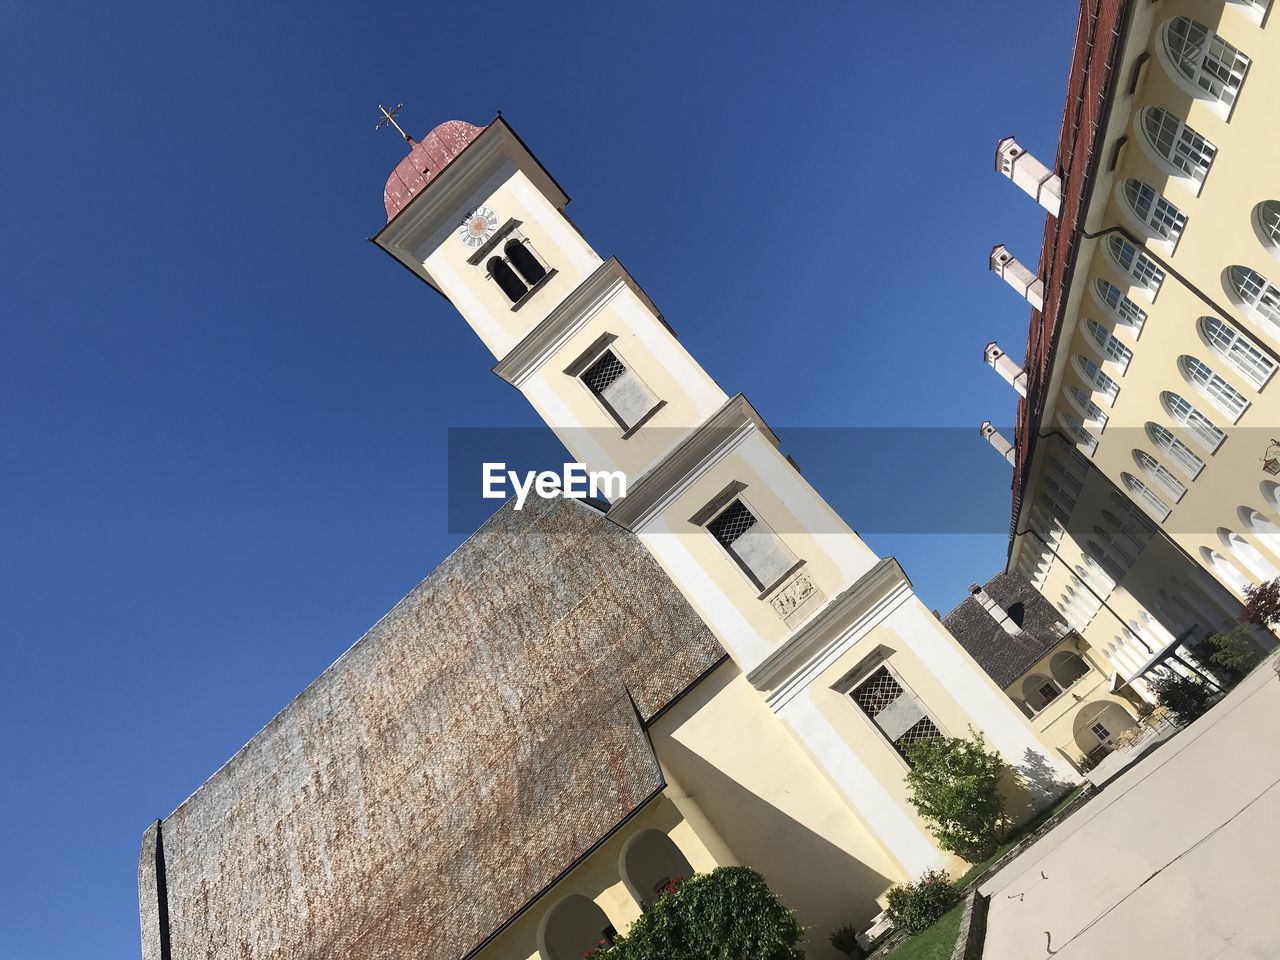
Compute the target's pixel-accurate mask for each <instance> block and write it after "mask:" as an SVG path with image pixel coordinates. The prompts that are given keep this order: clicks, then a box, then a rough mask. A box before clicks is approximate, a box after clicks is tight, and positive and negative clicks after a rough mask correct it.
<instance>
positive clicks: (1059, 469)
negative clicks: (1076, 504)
mask: <svg viewBox="0 0 1280 960" xmlns="http://www.w3.org/2000/svg"><path fill="white" fill-rule="evenodd" d="M1049 466H1050V467H1051V468H1052V469H1053V472H1054V473H1056V474H1057V475H1058V476H1059V477H1061V478H1062V482H1063V483H1064V484H1066V485H1067V486H1068V487H1069V488H1070V489H1071V491H1072V492H1073V493H1079V492H1080V490H1081V488H1083V486H1084V484H1083V482H1081V480H1080V478H1079V477H1077V476H1076V475H1075V474H1074V473H1072V472H1071V471H1070V470H1068V469H1067V468H1066V467H1065V466H1063V464H1062V461H1061V460H1059V459H1058V458H1057V457H1050V458H1049Z"/></svg>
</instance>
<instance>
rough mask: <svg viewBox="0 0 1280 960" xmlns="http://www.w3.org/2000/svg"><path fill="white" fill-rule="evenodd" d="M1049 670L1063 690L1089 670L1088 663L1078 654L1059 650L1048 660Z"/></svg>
mask: <svg viewBox="0 0 1280 960" xmlns="http://www.w3.org/2000/svg"><path fill="white" fill-rule="evenodd" d="M1049 672H1050V673H1051V674H1053V679H1054V680H1055V681H1056V682H1057V684H1058V686H1060V687H1061V688H1062V689H1063V690H1065V689H1067V687H1069V686H1071V685H1072V684H1073V683H1075V682H1076V681H1077V680H1079V679H1080V678H1081V677H1083V676H1084V675H1085V674H1086V673H1088V672H1089V664H1087V663H1085V661H1084V657H1082V656H1080V654H1078V653H1072V652H1071V651H1070V650H1061V651H1059V652H1058V653H1055V654H1054V655H1053V659H1052V660H1050V661H1049Z"/></svg>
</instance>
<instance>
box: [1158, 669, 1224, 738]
mask: <svg viewBox="0 0 1280 960" xmlns="http://www.w3.org/2000/svg"><path fill="white" fill-rule="evenodd" d="M1151 688H1152V689H1153V690H1155V693H1156V699H1157V700H1159V701H1160V706H1162V707H1164V708H1165V709H1166V710H1168V711H1169V712H1170V713H1171V714H1173V717H1174V719H1175V720H1177V721H1178V723H1179V724H1181V725H1182V726H1184V727H1185V726H1186V725H1187V724H1189V723H1191V722H1192V721H1193V720H1195V719H1196V718H1197V717H1199V716H1201V715H1202V714H1203V713H1204V712H1205V711H1206V710H1208V709H1209V700H1210V699H1211V698H1212V696H1213V691H1211V690H1210V689H1209V686H1208V684H1206V683H1204V682H1203V681H1200V680H1192V679H1191V678H1190V677H1184V676H1183V675H1182V674H1180V673H1177V672H1174V671H1170V672H1169V673H1167V674H1165V675H1164V676H1161V677H1157V678H1156V679H1154V680H1152V681H1151Z"/></svg>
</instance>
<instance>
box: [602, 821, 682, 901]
mask: <svg viewBox="0 0 1280 960" xmlns="http://www.w3.org/2000/svg"><path fill="white" fill-rule="evenodd" d="M618 868H619V872H620V873H621V874H622V882H623V883H624V884H626V887H627V890H629V891H630V892H631V896H633V897H635V900H636V903H638V904H640V909H641V910H648V909H649V908H650V907H651V906H653V903H654V901H655V900H657V899H658V897H659V896H660V895H661V894H662V892H663V891H664V890H666V889H667V888H668V887H670V886H671V884H673V883H677V882H679V881H680V880H687V879H689V877H691V876H693V867H691V866H689V861H688V860H686V859H685V856H684V854H683V853H681V852H680V848H679V847H677V846H676V845H675V843H674V842H673V841H672V840H671V838H670V837H668V836H667V835H666V834H665V833H663V832H662V831H661V830H641V831H640V832H639V833H637V834H636V835H635V836H634V837H632V838H631V839H630V840H628V841H627V844H626V846H624V847H623V848H622V856H621V863H619V865H618Z"/></svg>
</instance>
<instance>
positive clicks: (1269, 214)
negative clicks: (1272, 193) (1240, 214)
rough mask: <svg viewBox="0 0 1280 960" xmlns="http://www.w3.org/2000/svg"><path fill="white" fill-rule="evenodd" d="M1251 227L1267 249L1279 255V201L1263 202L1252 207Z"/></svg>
mask: <svg viewBox="0 0 1280 960" xmlns="http://www.w3.org/2000/svg"><path fill="white" fill-rule="evenodd" d="M1253 225H1254V228H1255V229H1256V230H1257V231H1258V236H1259V237H1261V239H1262V242H1263V243H1264V244H1266V246H1267V248H1268V249H1270V251H1271V252H1272V253H1275V254H1280V200H1263V201H1262V202H1261V203H1260V204H1258V205H1257V206H1256V207H1254V208H1253Z"/></svg>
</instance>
